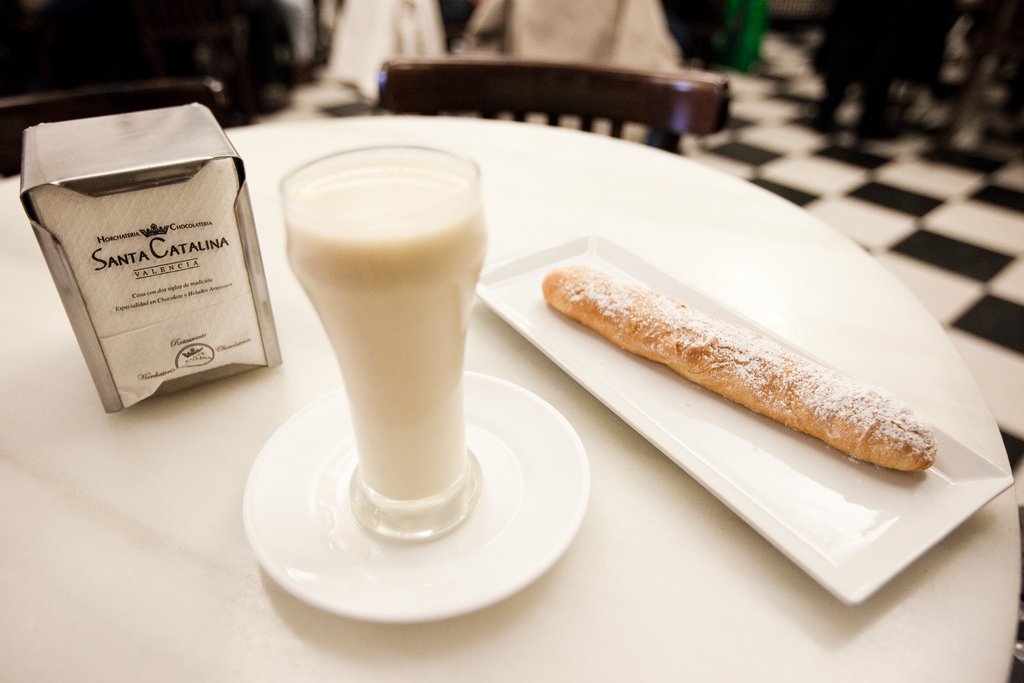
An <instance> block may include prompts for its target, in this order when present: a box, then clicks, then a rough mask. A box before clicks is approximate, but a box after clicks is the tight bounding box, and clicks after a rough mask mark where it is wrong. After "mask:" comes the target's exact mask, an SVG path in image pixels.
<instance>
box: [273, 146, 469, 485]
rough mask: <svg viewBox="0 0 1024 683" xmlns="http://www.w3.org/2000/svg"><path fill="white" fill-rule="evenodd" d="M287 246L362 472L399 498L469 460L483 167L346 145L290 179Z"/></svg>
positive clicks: (427, 154)
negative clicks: (471, 327)
mask: <svg viewBox="0 0 1024 683" xmlns="http://www.w3.org/2000/svg"><path fill="white" fill-rule="evenodd" d="M283 193H284V201H285V215H286V220H287V223H288V255H289V260H290V262H291V265H292V269H293V270H294V272H295V273H296V275H297V277H298V279H299V281H300V282H301V283H302V286H303V287H304V288H305V291H306V293H307V294H308V296H309V298H310V300H311V301H312V302H313V305H314V307H315V308H316V310H317V312H318V314H319V315H320V318H321V320H322V321H323V324H324V327H325V329H326V331H327V334H328V336H329V337H330V339H331V342H332V344H333V345H334V350H335V353H336V355H337V358H338V362H339V365H340V367H341V371H342V376H343V381H344V385H345V390H346V392H347V394H348V397H349V402H350V405H351V410H352V423H353V427H354V430H355V435H356V447H357V451H358V457H359V473H360V475H361V477H362V479H363V481H364V482H365V484H366V485H367V486H368V487H369V488H370V489H372V491H373V492H375V493H376V494H379V495H381V496H383V497H385V498H389V499H395V500H399V501H408V500H415V499H422V498H426V497H429V496H436V495H438V494H440V493H441V492H443V491H444V490H445V489H447V488H449V487H451V486H452V485H453V484H455V483H456V482H458V480H459V478H460V477H463V476H464V474H465V472H466V469H467V453H466V441H465V434H466V427H465V421H464V417H463V391H462V374H463V356H464V348H465V336H466V329H467V325H468V320H469V313H470V308H471V306H472V303H473V297H474V288H475V286H476V281H477V278H478V276H479V274H480V269H481V267H482V265H483V260H484V252H485V248H486V234H485V228H484V220H483V213H482V207H481V202H480V193H479V179H478V175H477V172H476V168H475V166H474V165H473V164H472V163H471V162H468V161H465V160H462V159H459V158H457V157H452V156H450V155H446V154H444V153H441V152H435V151H432V150H425V149H416V148H402V149H398V150H395V149H389V148H377V149H370V150H361V151H355V152H350V153H343V154H340V155H337V156H335V157H331V158H329V159H326V160H322V161H320V162H315V163H314V164H312V165H310V166H307V167H305V168H304V169H302V170H300V171H298V172H297V173H295V174H293V175H292V176H290V177H289V178H288V179H286V180H285V183H284V185H283Z"/></svg>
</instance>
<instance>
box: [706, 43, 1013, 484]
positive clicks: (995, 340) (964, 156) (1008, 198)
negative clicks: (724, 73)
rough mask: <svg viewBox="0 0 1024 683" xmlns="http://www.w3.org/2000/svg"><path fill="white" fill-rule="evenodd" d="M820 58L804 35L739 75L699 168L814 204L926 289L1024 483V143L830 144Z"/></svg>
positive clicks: (849, 110)
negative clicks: (813, 59) (725, 121)
mask: <svg viewBox="0 0 1024 683" xmlns="http://www.w3.org/2000/svg"><path fill="white" fill-rule="evenodd" d="M809 55H810V52H809V51H808V49H807V45H806V44H801V41H800V40H799V39H798V37H793V36H782V35H770V36H769V37H768V38H767V39H766V41H765V44H764V59H763V62H762V64H761V65H760V67H759V70H758V75H757V76H749V75H745V74H732V78H731V86H732V90H733V95H734V101H733V106H732V110H731V113H732V121H731V124H730V126H729V129H728V130H726V131H723V132H722V133H719V134H717V135H715V136H713V137H711V138H710V139H705V140H703V141H701V143H700V144H699V145H698V146H697V147H696V148H694V149H693V150H691V152H690V156H691V158H694V159H695V160H697V161H699V162H701V163H706V164H708V165H710V166H714V167H716V168H719V169H722V170H725V171H727V172H729V173H733V174H735V175H737V176H741V177H743V178H747V179H749V180H750V181H751V182H754V183H756V184H758V185H760V186H762V187H765V188H767V189H769V190H771V191H773V192H776V193H777V194H779V195H781V196H783V197H786V198H788V199H789V200H791V201H793V202H795V203H797V204H799V205H801V206H803V207H804V208H805V209H806V210H807V211H809V212H811V213H812V214H814V215H816V216H818V217H819V218H821V219H822V220H823V221H825V222H826V223H828V224H830V225H832V226H833V227H835V228H836V229H837V230H840V231H842V232H844V233H846V234H847V235H848V236H849V237H851V238H852V239H853V240H854V241H856V242H857V243H858V244H860V245H861V246H862V247H864V248H865V249H867V250H868V251H869V252H870V253H871V254H873V255H874V256H875V257H876V258H877V259H878V261H879V262H880V263H881V264H882V265H883V266H884V267H886V268H888V269H889V270H890V271H891V272H892V273H893V274H894V275H896V276H897V277H898V278H899V279H900V280H901V281H902V282H903V283H904V284H905V285H906V286H907V287H908V288H909V289H910V290H911V291H912V292H913V293H915V294H916V295H917V296H918V297H919V298H920V300H921V301H922V302H923V303H924V305H925V306H926V307H927V308H928V309H929V310H930V311H931V312H932V314H933V315H934V316H935V317H936V318H937V319H938V320H939V321H940V322H941V323H943V325H944V326H945V327H946V329H947V330H948V332H949V335H950V337H951V338H952V340H953V343H954V344H955V346H956V347H957V349H958V350H959V352H960V353H961V355H962V356H963V358H964V360H965V361H966V363H967V365H968V367H969V368H970V369H971V371H972V372H973V374H974V376H975V378H976V379H977V381H978V383H979V386H980V387H981V389H982V392H983V394H984V395H985V397H986V399H987V401H988V403H989V406H990V407H991V409H992V411H993V413H994V415H995V417H996V420H997V422H998V424H999V426H1000V429H1001V431H1002V433H1003V440H1004V443H1005V444H1006V449H1007V453H1008V455H1009V457H1010V461H1011V463H1012V464H1014V466H1015V467H1016V468H1017V471H1018V474H1019V475H1024V155H1022V148H1024V145H1022V144H1021V142H1020V141H1019V139H1018V141H1011V140H993V139H982V140H981V141H980V142H979V143H978V144H977V145H975V146H974V148H972V149H970V150H969V151H965V150H960V149H958V150H957V151H948V150H947V151H935V150H934V144H933V140H934V136H932V135H928V134H925V133H923V132H908V133H905V134H901V135H900V136H899V137H898V138H896V139H894V140H891V141H884V142H882V141H878V142H864V143H863V144H858V143H857V141H856V139H855V138H854V137H853V135H852V133H850V132H840V133H838V134H833V135H823V134H821V133H819V132H817V131H816V130H815V129H814V128H813V126H812V124H811V120H812V117H813V115H814V111H815V107H814V103H815V102H816V101H817V100H818V98H819V97H820V96H821V88H822V85H821V79H820V78H819V77H818V76H817V75H816V74H814V72H813V70H812V67H811V64H810V57H809ZM845 109H846V110H845V111H842V110H841V111H840V115H839V120H840V122H842V121H843V120H844V118H845V120H846V121H847V122H849V123H852V122H853V121H855V120H856V114H857V111H858V106H857V104H856V103H855V102H851V103H849V104H848V105H846V107H845ZM1021 479H1024V476H1019V477H1018V481H1020V480H1021Z"/></svg>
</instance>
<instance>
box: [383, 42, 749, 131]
mask: <svg viewBox="0 0 1024 683" xmlns="http://www.w3.org/2000/svg"><path fill="white" fill-rule="evenodd" d="M380 104H381V106H382V107H383V108H384V109H387V110H389V111H391V112H394V113H402V114H424V115H437V114H442V113H455V112H475V113H478V114H480V115H482V116H484V117H486V118H494V117H495V116H497V115H498V114H501V113H511V114H512V115H513V117H514V118H515V119H516V120H518V121H523V120H525V118H526V115H527V114H532V113H542V114H546V115H547V122H548V124H550V125H558V124H559V119H560V117H562V116H565V115H569V116H576V117H579V118H580V121H581V127H582V128H583V129H584V130H588V131H593V130H594V122H595V120H599V119H606V120H609V121H610V122H611V134H612V136H614V137H622V131H623V124H625V123H629V122H632V123H638V124H642V125H644V126H646V127H648V128H649V129H650V130H651V132H652V133H653V135H652V136H651V137H650V138H649V142H651V143H652V144H654V145H655V146H657V147H659V148H661V149H665V150H669V151H678V150H679V143H680V140H681V138H682V136H683V135H687V134H692V135H707V134H708V133H714V132H715V131H718V130H721V129H722V127H723V126H724V125H725V121H726V118H727V116H728V110H729V84H728V80H727V79H726V77H725V76H723V75H720V74H715V73H711V72H708V71H701V70H696V69H680V70H678V71H672V72H651V71H640V70H635V69H624V68H613V67H605V66H595V65H583V64H567V63H551V62H534V61H519V60H509V59H478V58H441V59H419V58H416V59H411V58H410V59H405V58H403V59H395V60H392V61H390V62H389V63H387V64H385V65H384V67H383V69H382V70H381V75H380Z"/></svg>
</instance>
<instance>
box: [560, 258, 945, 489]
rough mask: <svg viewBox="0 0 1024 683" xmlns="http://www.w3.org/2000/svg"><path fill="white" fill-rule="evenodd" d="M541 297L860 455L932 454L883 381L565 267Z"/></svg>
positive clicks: (917, 457) (908, 461) (874, 459)
mask: <svg viewBox="0 0 1024 683" xmlns="http://www.w3.org/2000/svg"><path fill="white" fill-rule="evenodd" d="M543 290H544V298H545V299H546V300H547V301H548V303H549V304H550V305H551V306H553V307H554V308H555V309H556V310H558V311H560V312H562V313H564V314H565V315H567V316H569V317H570V318H573V319H574V320H577V321H579V322H581V323H583V324H584V325H586V326H587V327H589V328H591V329H593V330H594V331H596V332H598V333H600V334H602V335H603V336H605V337H607V338H608V339H610V340H611V341H612V342H614V343H615V344H617V345H618V346H620V347H622V348H623V349H625V350H627V351H630V352H632V353H635V354H638V355H640V356H643V357H644V358H647V359H649V360H652V361H656V362H658V363H663V364H665V365H667V366H668V367H670V368H672V369H673V370H675V371H676V372H677V373H679V374H680V375H682V376H683V377H685V378H686V379H688V380H691V381H693V382H695V383H697V384H699V385H701V386H703V387H706V388H707V389H710V390H711V391H714V392H715V393H718V394H721V395H722V396H724V397H726V398H728V399H731V400H733V401H735V402H737V403H739V404H741V405H743V406H746V407H747V408H749V409H750V410H753V411H755V412H757V413H761V414H762V415H766V416H768V417H770V418H772V419H774V420H777V421H778V422H781V423H782V424H784V425H786V426H788V427H791V428H793V429H796V430H798V431H801V432H804V433H805V434H810V435H811V436H814V437H817V438H818V439H821V440H822V441H824V442H825V443H827V444H829V445H830V446H833V447H834V448H837V449H839V450H840V451H842V452H844V453H846V454H848V455H851V456H853V457H855V458H858V459H860V460H864V461H867V462H870V463H874V464H876V465H881V466H882V467H888V468H891V469H896V470H903V471H907V472H914V471H919V470H924V469H927V468H928V467H930V466H931V465H932V463H933V462H934V461H935V450H936V446H935V437H934V435H933V433H932V430H931V428H930V427H929V426H928V425H927V424H926V423H925V422H924V421H923V420H921V419H920V418H919V417H918V416H917V415H915V414H914V412H913V411H912V410H911V409H910V408H909V407H908V406H907V405H905V404H904V403H902V402H900V401H899V400H897V399H896V398H894V397H893V396H891V395H889V394H887V393H886V392H885V391H883V390H881V389H877V388H875V387H871V386H868V385H866V384H863V383H861V382H858V381H856V380H854V379H852V378H850V377H847V376H846V375H843V374H842V373H840V372H837V371H835V370H832V369H830V368H827V367H824V366H823V365H820V364H819V363H815V362H814V361H811V360H809V359H807V358H805V357H803V356H801V355H799V354H797V353H794V352H793V351H790V350H788V349H785V348H783V347H782V346H780V345H779V344H777V343H775V342H773V341H771V340H769V339H766V338H764V337H763V336H761V335H759V334H757V333H755V332H753V331H752V330H749V329H747V328H745V327H741V326H738V325H735V324H733V323H730V322H728V321H725V320H720V319H716V318H713V317H711V316H709V315H706V314H704V313H702V312H700V311H697V310H694V309H693V308H690V307H689V306H686V305H685V304H682V303H679V302H678V301H675V300H673V299H671V298H669V297H667V296H664V295H662V294H659V293H658V292H654V291H652V290H649V289H646V288H641V287H636V286H633V285H629V284H626V283H622V282H618V281H615V280H614V279H612V278H610V277H609V276H608V275H606V274H605V273H602V272H600V271H598V270H594V269H593V268H587V267H583V266H571V267H567V268H561V269H558V270H555V271H553V272H551V273H548V275H547V276H546V277H545V278H544V283H543Z"/></svg>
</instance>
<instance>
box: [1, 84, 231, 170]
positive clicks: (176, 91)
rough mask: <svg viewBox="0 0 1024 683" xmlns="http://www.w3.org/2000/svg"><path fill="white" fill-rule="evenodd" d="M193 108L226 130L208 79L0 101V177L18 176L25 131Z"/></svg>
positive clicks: (219, 98) (222, 101) (220, 92)
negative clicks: (83, 120) (210, 115)
mask: <svg viewBox="0 0 1024 683" xmlns="http://www.w3.org/2000/svg"><path fill="white" fill-rule="evenodd" d="M191 102H198V103H199V104H203V105H205V106H207V107H209V109H210V111H212V112H213V114H214V116H216V117H217V120H218V121H220V122H221V124H222V125H226V124H225V122H226V120H227V115H228V114H227V112H228V109H227V100H226V98H225V96H224V86H223V85H222V84H221V83H220V81H217V80H215V79H211V78H166V79H154V80H147V81H139V82H136V83H121V84H117V85H101V86H88V87H84V88H74V89H71V90H52V91H47V92H39V93H32V94H28V95H15V96H13V97H0V175H17V174H18V173H20V172H21V133H22V131H23V130H25V129H26V128H28V127H29V126H34V125H36V124H39V123H53V122H56V121H67V120H69V119H81V118H87V117H90V116H105V115H107V114H122V113H125V112H130V111H140V110H143V109H157V108H160V107H172V106H176V105H180V104H189V103H191Z"/></svg>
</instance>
